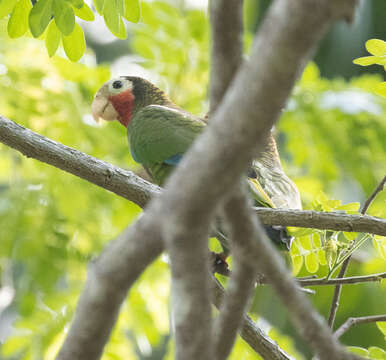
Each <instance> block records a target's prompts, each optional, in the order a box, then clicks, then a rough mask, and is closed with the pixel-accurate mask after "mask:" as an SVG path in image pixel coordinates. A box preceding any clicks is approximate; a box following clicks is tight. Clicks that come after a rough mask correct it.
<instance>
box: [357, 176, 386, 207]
mask: <svg viewBox="0 0 386 360" xmlns="http://www.w3.org/2000/svg"><path fill="white" fill-rule="evenodd" d="M385 183H386V176H385V177H384V178H383V180H382V181H381V182H380V183H379V185H378V186H377V187H376V189H375V190H374V191H373V193H372V194H371V195H370V196H369V198H368V199H367V200H366V202H365V204H364V205H363V208H362V211H361V214H362V215H364V214H366V212H367V210H368V208H369V207H370V205H371V203H372V202H373V200H374V199H375V197H376V196H377V195H378V193H379V192H381V191H382V190H383V188H384V187H385Z"/></svg>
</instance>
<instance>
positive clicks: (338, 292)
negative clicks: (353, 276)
mask: <svg viewBox="0 0 386 360" xmlns="http://www.w3.org/2000/svg"><path fill="white" fill-rule="evenodd" d="M385 182H386V176H385V177H384V178H383V180H382V181H381V182H380V183H379V185H378V186H377V187H376V188H375V190H374V191H373V193H372V194H371V195H370V197H369V198H368V199H367V200H366V202H365V204H364V206H363V208H362V210H361V214H362V215H365V214H366V211H367V209H368V208H369V206H370V204H371V202H372V201H373V200H374V199H375V197H376V196H377V194H378V193H379V192H380V191H381V190H382V189H383V187H384V185H385ZM354 242H355V240H354ZM352 245H354V243H352ZM350 260H351V255H350V256H349V257H348V258H347V259H346V260H345V261H344V262H343V264H342V267H341V268H340V271H339V274H338V277H339V278H343V277H344V275H345V274H346V271H347V268H348V265H349V263H350ZM341 292H342V285H341V284H338V285H336V287H335V289H334V295H333V297H332V302H331V309H330V315H329V317H328V325H329V326H330V328H331V329H333V328H334V321H335V317H336V313H337V311H338V307H339V299H340V295H341Z"/></svg>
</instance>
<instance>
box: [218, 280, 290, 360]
mask: <svg viewBox="0 0 386 360" xmlns="http://www.w3.org/2000/svg"><path fill="white" fill-rule="evenodd" d="M224 297H225V290H224V288H223V287H222V285H221V284H220V283H219V282H218V280H217V279H215V278H213V302H214V304H215V306H216V307H217V309H220V307H221V306H222V302H223V299H224ZM240 335H241V337H242V338H243V339H244V340H245V341H246V342H247V343H248V344H249V346H250V347H251V348H252V349H253V350H255V351H256V353H258V354H260V355H261V357H262V358H263V359H272V360H289V359H293V358H292V357H291V356H290V355H288V354H286V353H285V352H284V351H283V350H282V349H281V348H280V347H279V346H278V345H277V344H276V342H274V341H273V340H272V339H271V338H270V337H269V336H268V335H266V334H265V333H264V332H263V331H262V330H261V329H260V328H259V327H257V326H256V324H255V323H254V322H253V320H252V319H251V318H250V317H249V316H247V315H244V318H243V324H242V327H241V331H240Z"/></svg>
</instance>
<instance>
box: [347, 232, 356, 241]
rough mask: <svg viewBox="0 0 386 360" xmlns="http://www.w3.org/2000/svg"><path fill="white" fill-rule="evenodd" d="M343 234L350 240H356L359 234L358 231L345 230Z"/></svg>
mask: <svg viewBox="0 0 386 360" xmlns="http://www.w3.org/2000/svg"><path fill="white" fill-rule="evenodd" d="M343 234H344V236H345V237H346V238H347V239H348V240H350V241H353V240H355V238H356V237H357V236H358V233H356V232H346V231H345V232H343Z"/></svg>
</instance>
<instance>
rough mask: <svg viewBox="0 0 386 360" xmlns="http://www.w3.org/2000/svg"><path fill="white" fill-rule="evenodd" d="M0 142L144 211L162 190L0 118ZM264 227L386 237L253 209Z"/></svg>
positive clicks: (311, 217) (333, 217)
mask: <svg viewBox="0 0 386 360" xmlns="http://www.w3.org/2000/svg"><path fill="white" fill-rule="evenodd" d="M0 142H2V143H4V144H6V145H8V146H10V147H12V148H14V149H16V150H18V151H20V152H21V153H22V154H24V155H25V156H27V157H30V158H34V159H37V160H40V161H42V162H44V163H46V164H50V165H53V166H55V167H57V168H59V169H62V170H64V171H66V172H69V173H71V174H74V175H76V176H79V177H80V178H82V179H84V180H87V181H90V182H92V183H93V184H95V185H98V186H100V187H102V188H104V189H106V190H109V191H111V192H113V193H115V194H116V195H119V196H121V197H123V198H125V199H127V200H130V201H132V202H134V203H135V204H137V205H138V206H140V207H142V208H143V207H144V206H145V205H146V204H147V203H148V201H149V200H150V198H151V197H154V196H155V195H157V194H159V193H160V191H161V189H160V188H159V187H158V186H156V185H154V184H152V183H149V182H148V181H146V180H143V179H142V178H140V177H139V176H137V175H135V174H134V173H133V172H131V171H127V170H124V169H122V168H119V167H117V166H114V165H112V164H109V163H107V162H105V161H102V160H99V159H97V158H95V157H92V156H90V155H87V154H85V153H82V152H81V151H78V150H75V149H73V148H71V147H68V146H65V145H63V144H60V143H58V142H56V141H54V140H51V139H49V138H46V137H44V136H42V135H39V134H37V133H35V132H33V131H31V130H30V129H27V128H25V127H23V126H20V125H18V124H16V123H15V122H13V121H11V120H9V119H7V118H5V117H2V116H1V115H0ZM255 210H256V213H257V214H258V215H259V218H260V220H261V221H262V223H263V224H267V225H283V226H298V227H307V228H313V229H321V230H340V231H354V232H368V233H371V234H376V235H381V236H386V220H385V219H381V218H377V217H374V216H367V215H366V216H360V215H347V214H341V213H332V212H330V213H325V212H317V211H305V210H304V211H299V210H281V209H268V208H255Z"/></svg>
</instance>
